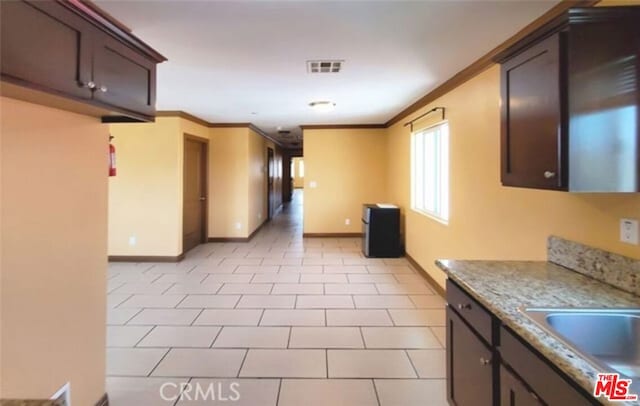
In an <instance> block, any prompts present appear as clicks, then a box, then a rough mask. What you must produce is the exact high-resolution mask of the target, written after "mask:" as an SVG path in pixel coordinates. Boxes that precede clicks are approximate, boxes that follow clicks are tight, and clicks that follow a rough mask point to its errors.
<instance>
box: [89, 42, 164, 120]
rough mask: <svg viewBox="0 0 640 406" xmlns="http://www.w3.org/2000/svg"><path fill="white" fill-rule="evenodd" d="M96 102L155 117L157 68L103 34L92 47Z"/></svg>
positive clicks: (152, 63)
mask: <svg viewBox="0 0 640 406" xmlns="http://www.w3.org/2000/svg"><path fill="white" fill-rule="evenodd" d="M93 52H94V60H93V81H94V82H95V84H96V89H95V92H94V98H95V100H98V101H100V102H102V103H107V104H110V105H112V106H114V107H119V108H122V109H125V110H129V111H131V112H134V113H141V114H144V115H147V116H152V115H154V114H155V98H156V95H155V88H156V65H155V63H154V62H153V61H150V60H148V59H146V58H145V57H144V56H142V55H140V54H139V53H137V52H135V51H134V50H132V49H131V48H129V47H128V46H126V45H124V44H122V43H120V42H118V41H117V40H115V39H114V38H112V37H110V36H108V35H106V34H104V35H101V36H99V37H98V38H97V39H96V41H95V45H94V50H93Z"/></svg>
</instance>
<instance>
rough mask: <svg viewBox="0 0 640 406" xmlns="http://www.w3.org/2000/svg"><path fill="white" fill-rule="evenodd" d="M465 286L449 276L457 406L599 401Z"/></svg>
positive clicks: (450, 353)
mask: <svg viewBox="0 0 640 406" xmlns="http://www.w3.org/2000/svg"><path fill="white" fill-rule="evenodd" d="M500 324H501V323H500V320H499V319H498V318H497V317H496V316H495V315H494V314H492V313H491V312H489V311H488V310H487V309H486V308H484V307H483V306H482V305H480V304H479V303H478V302H477V301H475V300H474V299H473V298H472V297H471V296H470V295H469V294H468V293H467V292H465V290H464V289H463V288H461V287H460V286H459V285H457V284H456V283H455V282H452V281H451V280H447V398H448V400H449V403H450V404H451V405H453V406H542V405H548V406H566V405H576V406H583V405H585V406H586V405H598V404H599V403H598V402H597V401H596V400H595V399H594V398H593V397H590V396H588V394H585V393H583V391H582V390H581V389H579V388H578V387H577V385H576V384H575V383H573V382H572V381H571V380H570V379H569V378H568V377H566V375H564V374H563V373H561V372H559V371H558V370H557V369H556V367H555V366H553V365H552V364H551V363H550V362H549V361H547V360H546V359H545V358H544V357H543V356H542V355H540V354H539V353H538V352H537V351H536V350H534V349H533V348H531V347H529V345H528V344H526V343H525V342H524V341H523V340H522V339H521V338H519V337H518V336H517V335H516V334H515V333H513V332H511V331H510V330H508V329H507V328H506V327H504V326H500Z"/></svg>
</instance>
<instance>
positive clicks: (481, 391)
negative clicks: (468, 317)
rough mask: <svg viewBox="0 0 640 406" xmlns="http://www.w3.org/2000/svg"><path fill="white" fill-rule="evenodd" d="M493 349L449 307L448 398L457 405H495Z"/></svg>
mask: <svg viewBox="0 0 640 406" xmlns="http://www.w3.org/2000/svg"><path fill="white" fill-rule="evenodd" d="M493 383H494V381H493V366H492V353H491V350H490V349H489V348H488V347H487V346H486V345H485V344H484V343H483V342H482V341H481V340H480V338H478V336H477V335H476V334H475V333H474V332H473V331H471V329H470V328H469V327H468V326H467V325H466V324H465V323H464V322H463V321H462V319H461V318H460V317H459V316H458V315H457V314H456V313H455V312H454V311H453V310H452V309H451V308H450V307H447V398H448V399H449V402H450V403H451V404H453V405H457V406H492V405H493V390H494V389H493Z"/></svg>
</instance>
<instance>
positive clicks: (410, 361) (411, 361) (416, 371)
mask: <svg viewBox="0 0 640 406" xmlns="http://www.w3.org/2000/svg"><path fill="white" fill-rule="evenodd" d="M404 353H405V354H406V355H407V358H409V363H410V364H411V367H412V368H413V372H414V373H415V374H416V377H415V379H420V374H419V373H418V370H417V369H416V366H415V365H414V364H413V360H412V359H411V356H410V355H409V350H408V349H406V348H405V350H404Z"/></svg>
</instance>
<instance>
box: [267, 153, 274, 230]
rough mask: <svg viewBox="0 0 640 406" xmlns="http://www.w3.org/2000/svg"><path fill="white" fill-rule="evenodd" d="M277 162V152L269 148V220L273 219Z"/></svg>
mask: <svg viewBox="0 0 640 406" xmlns="http://www.w3.org/2000/svg"><path fill="white" fill-rule="evenodd" d="M274 160H275V151H274V150H273V148H271V147H267V220H271V219H272V218H273V197H274V196H273V193H274V189H273V186H274V185H273V182H274V180H275V179H274V174H273V162H274Z"/></svg>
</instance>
